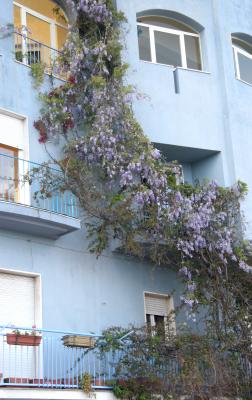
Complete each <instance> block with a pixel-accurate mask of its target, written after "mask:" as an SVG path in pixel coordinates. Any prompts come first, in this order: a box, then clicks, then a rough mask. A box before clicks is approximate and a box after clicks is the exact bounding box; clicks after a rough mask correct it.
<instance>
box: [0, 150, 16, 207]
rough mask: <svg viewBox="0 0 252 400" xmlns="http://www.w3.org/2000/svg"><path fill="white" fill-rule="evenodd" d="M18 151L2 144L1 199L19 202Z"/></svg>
mask: <svg viewBox="0 0 252 400" xmlns="http://www.w3.org/2000/svg"><path fill="white" fill-rule="evenodd" d="M17 157H18V149H16V148H14V147H10V146H6V145H3V144H0V199H1V200H6V201H14V202H18V199H19V190H18V186H19V185H18V175H19V174H18V158H17Z"/></svg>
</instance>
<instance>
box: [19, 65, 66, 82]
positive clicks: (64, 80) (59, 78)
mask: <svg viewBox="0 0 252 400" xmlns="http://www.w3.org/2000/svg"><path fill="white" fill-rule="evenodd" d="M14 61H15V62H16V63H17V64H19V65H23V66H24V67H27V68H29V69H31V66H30V65H27V64H25V63H22V62H21V61H18V60H16V59H14ZM44 74H45V75H47V76H51V74H49V73H48V72H44ZM52 76H53V77H54V78H55V79H58V80H59V81H62V82H66V79H63V78H61V77H59V76H58V75H54V74H52Z"/></svg>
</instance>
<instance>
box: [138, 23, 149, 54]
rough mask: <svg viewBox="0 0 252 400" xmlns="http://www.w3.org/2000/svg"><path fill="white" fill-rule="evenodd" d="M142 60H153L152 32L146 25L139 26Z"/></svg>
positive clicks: (139, 44)
mask: <svg viewBox="0 0 252 400" xmlns="http://www.w3.org/2000/svg"><path fill="white" fill-rule="evenodd" d="M137 34H138V47H139V57H140V60H144V61H151V50H150V32H149V28H147V27H146V26H139V25H138V26H137Z"/></svg>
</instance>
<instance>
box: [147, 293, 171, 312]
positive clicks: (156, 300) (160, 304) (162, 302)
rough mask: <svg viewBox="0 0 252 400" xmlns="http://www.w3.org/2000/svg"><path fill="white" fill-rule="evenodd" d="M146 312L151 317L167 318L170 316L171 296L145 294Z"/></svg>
mask: <svg viewBox="0 0 252 400" xmlns="http://www.w3.org/2000/svg"><path fill="white" fill-rule="evenodd" d="M144 300H145V312H146V314H150V315H159V316H162V317H167V316H168V314H169V308H170V307H169V300H170V298H169V296H164V295H163V296H162V295H156V294H151V293H145V295H144Z"/></svg>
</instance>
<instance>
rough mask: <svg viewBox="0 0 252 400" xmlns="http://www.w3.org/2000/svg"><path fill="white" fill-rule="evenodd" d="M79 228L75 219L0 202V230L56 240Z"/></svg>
mask: <svg viewBox="0 0 252 400" xmlns="http://www.w3.org/2000/svg"><path fill="white" fill-rule="evenodd" d="M80 228H81V222H80V220H79V219H77V218H72V217H68V216H66V215H63V214H57V213H54V212H51V211H47V210H42V209H39V208H36V207H32V206H25V205H22V204H17V203H12V202H7V201H0V229H6V230H9V231H15V232H21V233H26V234H29V235H35V236H40V237H46V238H48V239H57V238H59V237H60V236H62V235H65V234H66V233H70V232H73V231H76V230H78V229H80Z"/></svg>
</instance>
